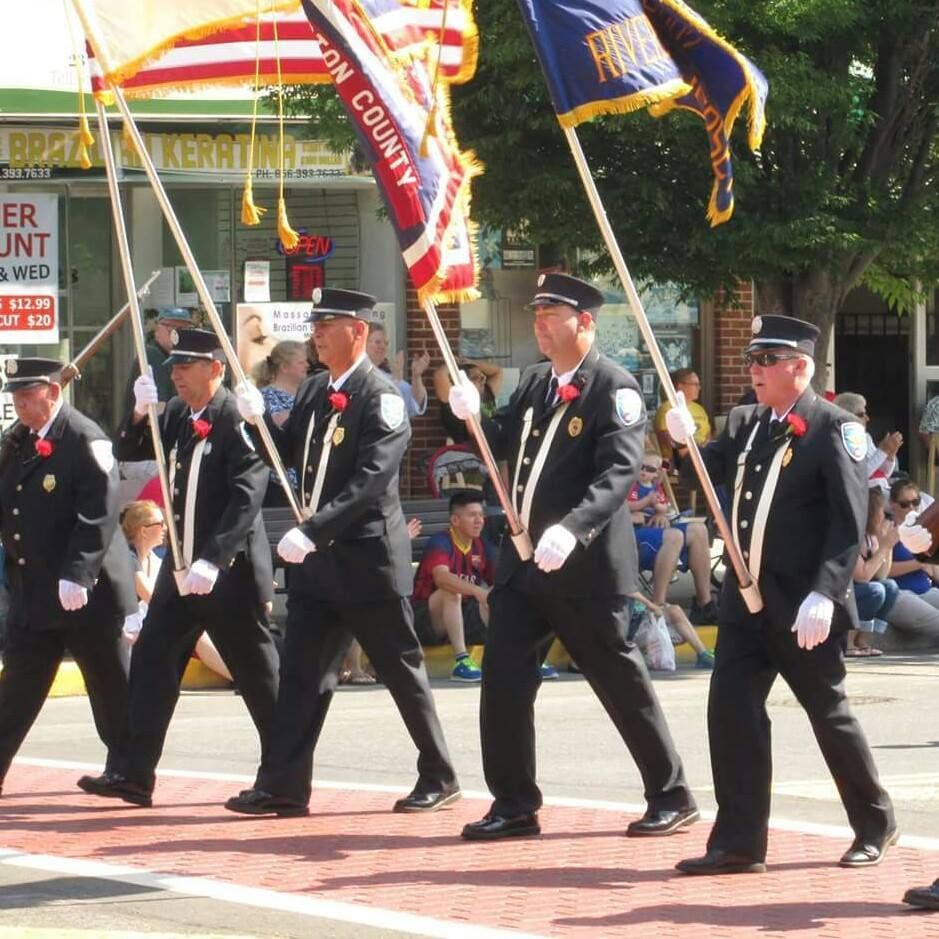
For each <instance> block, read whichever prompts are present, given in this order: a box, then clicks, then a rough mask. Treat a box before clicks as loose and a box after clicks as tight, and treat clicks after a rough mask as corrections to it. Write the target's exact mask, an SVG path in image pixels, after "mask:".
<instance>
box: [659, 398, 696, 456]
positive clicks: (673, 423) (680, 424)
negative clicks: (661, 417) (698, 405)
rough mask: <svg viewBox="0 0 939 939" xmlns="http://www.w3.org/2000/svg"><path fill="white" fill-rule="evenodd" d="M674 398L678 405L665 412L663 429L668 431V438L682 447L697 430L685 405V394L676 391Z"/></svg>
mask: <svg viewBox="0 0 939 939" xmlns="http://www.w3.org/2000/svg"><path fill="white" fill-rule="evenodd" d="M675 397H676V398H677V399H678V404H677V405H676V406H675V407H673V408H669V409H668V411H666V412H665V427H666V429H667V430H668V435H669V437H671V438H672V440H674V441H675V443H677V444H679V445H680V446H684V445H685V444H686V443H688V438H689V437H693V436H694V433H695V430H696V429H697V428H696V427H695V425H694V418H693V417H692V416H691V411H689V410H688V405H687V404H685V393H684V392H683V391H678V392H676V394H675Z"/></svg>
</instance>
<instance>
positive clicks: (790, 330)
mask: <svg viewBox="0 0 939 939" xmlns="http://www.w3.org/2000/svg"><path fill="white" fill-rule="evenodd" d="M750 330H751V332H752V333H753V338H752V339H751V340H750V345H748V346H747V352H755V351H757V350H759V349H769V348H779V347H788V348H790V349H798V350H799V352H804V353H805V354H806V355H811V356H814V355H815V343H816V342H818V337H819V336H820V335H821V331H820V330H819V328H818V327H817V326H816V325H814V323H807V322H806V321H805V320H797V319H796V318H795V317H793V316H777V315H776V314H775V313H773V314H767V315H766V316H755V317H753V322H752V323H751V324H750Z"/></svg>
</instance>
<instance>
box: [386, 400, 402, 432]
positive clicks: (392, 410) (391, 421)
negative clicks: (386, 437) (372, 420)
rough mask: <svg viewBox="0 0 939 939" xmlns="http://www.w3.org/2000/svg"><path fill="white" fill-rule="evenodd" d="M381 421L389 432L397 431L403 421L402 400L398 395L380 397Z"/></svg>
mask: <svg viewBox="0 0 939 939" xmlns="http://www.w3.org/2000/svg"><path fill="white" fill-rule="evenodd" d="M381 419H382V420H383V421H384V422H385V424H386V426H387V427H388V429H389V430H397V428H398V425H399V424H400V423H401V422H402V421H403V420H404V399H403V398H402V397H401V396H400V395H393V394H383V395H382V396H381Z"/></svg>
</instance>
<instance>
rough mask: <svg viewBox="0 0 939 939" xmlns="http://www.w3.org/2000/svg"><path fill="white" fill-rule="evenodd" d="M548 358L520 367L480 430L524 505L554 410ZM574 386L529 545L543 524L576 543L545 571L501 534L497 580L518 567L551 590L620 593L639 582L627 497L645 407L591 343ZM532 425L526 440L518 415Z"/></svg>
mask: <svg viewBox="0 0 939 939" xmlns="http://www.w3.org/2000/svg"><path fill="white" fill-rule="evenodd" d="M550 381H551V364H550V363H548V362H542V363H539V364H537V365H534V366H532V367H531V368H529V369H527V370H526V371H525V373H524V374H523V375H522V378H521V381H520V382H519V386H518V388H517V389H516V390H515V393H514V394H513V395H512V398H511V400H510V401H509V403H508V404H507V405H506V406H505V407H504V408H502V409H501V410H499V411H498V412H497V413H496V414H495V416H494V417H493V418H492V419H491V420H484V421H483V427H484V430H485V432H486V437H487V439H488V440H489V442H490V444H491V446H492V449H493V452H494V455H495V456H496V458H497V459H505V460H507V461H508V466H509V484H510V487H511V488H510V495H512V496H514V499H515V504H516V508H518V509H521V507H522V505H523V501H524V498H525V490H526V488H527V484H528V482H529V477H530V475H531V474H532V473H533V472H534V470H535V468H536V466H537V461H538V456H539V453H540V451H541V449H542V444H543V442H544V440H545V435H546V433H547V432H548V429H549V427H550V424H551V420H552V416H553V415H554V414H555V412H556V411H557V410H558V409H559V408H561V407H563V404H564V403H563V402H558V404H556V405H555V406H554V407H551V406H550V405H549V404H548V403H547V402H546V399H547V394H548V388H549V384H550ZM571 384H573V385H576V386H578V387H579V388H580V396H579V397H578V398H576V399H575V400H574V401H572V402H570V403H569V404H568V407H567V410H566V411H565V412H564V415H563V417H562V418H561V421H560V423H559V424H558V426H557V430H556V432H555V434H554V438H553V440H552V441H551V444H550V448H549V450H548V454H547V457H546V458H545V460H544V464H543V467H542V469H541V472H540V476H539V477H538V479H537V484H536V486H535V488H534V492H533V496H532V497H531V506H530V516H529V519H528V526H527V527H528V531H529V534H530V535H531V540H532V544H533V545H535V546H537V544H538V539H539V538H540V537H541V536H542V534H544V532H545V529H547V528H549V527H550V526H551V525H554V524H561V525H563V526H564V527H565V528H566V529H567V530H568V531H569V532H571V533H572V534H573V535H574V536H575V537H576V538H577V542H578V544H577V546H576V547H575V548H574V550H573V552H572V553H571V555H570V557H568V559H567V561H565V563H564V565H563V566H562V567H561V568H560V570H557V571H553V572H552V573H550V574H545V573H543V572H541V571H539V570H538V569H537V568H536V567H535V565H534V563H527V564H524V565H523V564H522V562H521V561H520V560H519V557H518V554H517V553H516V551H515V549H514V547H512V546H511V545H510V543H509V542H508V539H506V544H504V545H503V548H502V551H500V557H499V565H498V567H497V570H496V583H498V584H503V583H506V582H507V581H508V580H509V579H510V578H512V577H513V575H515V574H516V572H518V571H519V570H520V569H521V576H522V577H523V578H524V580H523V581H522V584H521V585H522V586H523V587H524V589H528V590H532V591H539V592H542V593H549V594H555V595H558V596H622V595H624V594H627V593H632V592H633V591H635V590H636V587H637V580H636V575H637V567H638V561H637V553H636V538H635V535H634V534H633V526H632V521H631V520H630V515H629V510H628V508H627V506H626V496H627V494H628V492H629V489H630V487H631V486H632V484H633V482H634V481H635V480H636V478H637V476H638V473H639V466H640V463H641V462H642V454H643V451H644V442H645V427H646V413H645V407H644V405H643V404H642V397H641V395H640V393H639V386H638V384H637V383H636V380H635V379H634V378H633V377H632V376H631V375H630V374H629V372H627V371H626V370H625V369H623V368H621V367H620V366H619V365H617V364H616V363H614V362H611V361H610V360H609V359H607V358H606V357H605V356H603V355H601V354H600V353H599V352H598V351H597V350H596V349H595V348H592V349H591V350H590V352H589V353H588V354H587V357H586V359H585V360H584V362H583V364H582V365H581V366H580V368H579V369H578V370H577V372H576V374H575V375H574V378H573V380H572V382H571ZM529 409H531V424H530V429H529V433H528V437H527V442H526V443H525V446H524V451H523V452H520V448H521V447H522V437H523V435H524V427H525V417H526V414H527V413H528V411H529Z"/></svg>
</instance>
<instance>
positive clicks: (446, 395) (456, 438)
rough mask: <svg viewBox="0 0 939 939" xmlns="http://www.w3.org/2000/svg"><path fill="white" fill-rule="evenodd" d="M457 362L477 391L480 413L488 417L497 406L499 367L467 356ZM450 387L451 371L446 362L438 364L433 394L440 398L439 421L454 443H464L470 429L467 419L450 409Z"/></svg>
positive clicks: (500, 369)
mask: <svg viewBox="0 0 939 939" xmlns="http://www.w3.org/2000/svg"><path fill="white" fill-rule="evenodd" d="M458 364H459V366H460V368H461V369H462V370H463V371H464V372H466V377H467V378H468V379H469V380H470V381H471V382H472V383H473V384H474V385H475V386H476V390H477V391H478V392H479V397H480V399H481V404H480V408H481V412H482V414H483V415H484V416H486V417H491V416H492V414H493V412H494V411H495V409H496V397H497V396H498V394H499V390H500V389H501V387H502V368H501V367H500V366H498V365H495V364H493V363H492V362H475V361H470V360H469V359H461V360H460V361H459V363H458ZM450 387H451V382H450V373H449V372H448V371H447V367H446V366H445V365H441V366H440V367H439V368H437V369H436V371H435V372H434V394H436V395H437V399H438V400H439V401H440V422H441V424H442V425H443V430H444V433H445V434H446V435H447V437H448V438H449V439H450V440H451V441H453V443H466V442H467V441H468V440H469V439H470V432H469V431H468V430H467V429H466V423H465V422H464V421H461V420H460V419H459V418H458V417H456V416H455V415H454V413H453V411H451V410H450V405H449V404H448V401H449V400H450Z"/></svg>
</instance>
